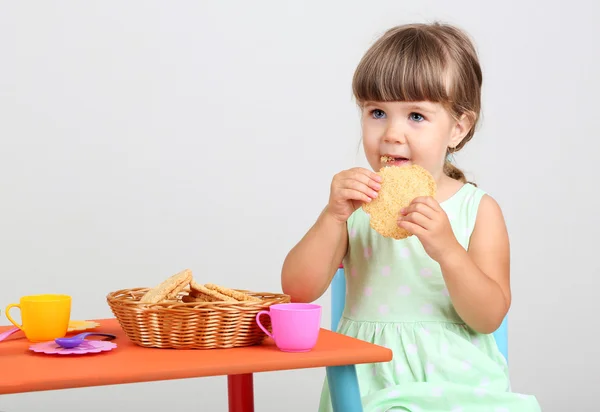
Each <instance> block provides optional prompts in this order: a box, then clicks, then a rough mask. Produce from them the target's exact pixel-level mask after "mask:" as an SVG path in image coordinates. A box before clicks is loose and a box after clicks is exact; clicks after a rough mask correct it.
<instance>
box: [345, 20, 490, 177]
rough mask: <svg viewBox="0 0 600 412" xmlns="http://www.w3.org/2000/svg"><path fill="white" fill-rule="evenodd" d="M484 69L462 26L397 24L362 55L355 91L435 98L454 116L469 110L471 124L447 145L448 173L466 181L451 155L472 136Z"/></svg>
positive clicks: (386, 98) (375, 97) (367, 96)
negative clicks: (460, 135) (456, 142)
mask: <svg viewBox="0 0 600 412" xmlns="http://www.w3.org/2000/svg"><path fill="white" fill-rule="evenodd" d="M482 80H483V79H482V73H481V66H480V64H479V59H478V57H477V52H476V50H475V47H474V45H473V43H472V42H471V41H470V39H469V37H468V36H467V35H466V34H465V33H464V32H463V31H461V30H460V29H458V28H456V27H454V26H451V25H448V24H441V23H432V24H425V23H421V24H408V25H403V26H397V27H394V28H392V29H390V30H388V31H387V32H385V33H384V35H383V36H382V37H381V38H379V39H378V40H377V41H376V42H375V43H374V44H373V45H372V46H371V47H370V48H369V50H367V52H366V53H365V55H364V56H363V58H362V59H361V61H360V63H359V64H358V67H357V68H356V71H355V73H354V78H353V80H352V91H353V93H354V97H355V98H356V100H357V101H358V102H359V104H361V103H362V102H365V101H379V102H390V101H431V102H436V103H441V104H442V105H443V106H444V107H445V109H446V110H448V112H449V113H450V114H451V115H452V116H453V117H454V118H455V119H459V118H460V117H461V116H462V115H467V116H469V118H470V120H471V121H472V127H471V129H470V130H469V132H468V133H467V135H466V136H465V137H464V138H463V140H462V141H461V142H460V143H459V144H458V145H457V146H456V147H454V148H450V147H449V148H448V149H447V156H446V160H445V163H444V173H445V174H446V175H447V176H449V177H451V178H452V179H456V180H460V181H462V182H465V183H466V182H467V179H466V177H465V174H464V173H463V172H462V171H461V170H460V169H458V168H457V167H456V166H454V165H453V164H452V163H451V162H450V160H449V159H448V157H449V156H450V154H452V153H455V152H457V151H459V150H460V149H462V148H463V147H464V145H465V144H467V143H468V142H469V140H471V139H472V138H473V134H474V133H475V126H476V125H477V122H478V120H479V116H480V110H481V85H482Z"/></svg>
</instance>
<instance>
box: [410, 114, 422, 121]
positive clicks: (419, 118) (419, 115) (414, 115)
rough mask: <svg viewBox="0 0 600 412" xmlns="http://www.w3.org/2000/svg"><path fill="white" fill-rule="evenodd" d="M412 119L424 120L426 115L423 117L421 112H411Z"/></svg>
mask: <svg viewBox="0 0 600 412" xmlns="http://www.w3.org/2000/svg"><path fill="white" fill-rule="evenodd" d="M409 118H410V120H413V121H415V122H422V121H423V120H425V117H423V115H421V114H419V113H415V112H413V113H411V114H410V115H409Z"/></svg>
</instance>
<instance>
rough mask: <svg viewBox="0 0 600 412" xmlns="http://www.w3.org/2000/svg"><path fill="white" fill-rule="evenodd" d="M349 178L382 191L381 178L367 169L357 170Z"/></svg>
mask: <svg viewBox="0 0 600 412" xmlns="http://www.w3.org/2000/svg"><path fill="white" fill-rule="evenodd" d="M348 178H352V179H355V180H358V181H359V182H362V183H364V184H366V185H368V186H369V187H370V188H371V189H374V190H379V189H381V176H379V175H378V174H376V173H373V172H371V171H369V170H367V169H361V168H358V169H355V170H353V172H352V173H351V174H349V175H348Z"/></svg>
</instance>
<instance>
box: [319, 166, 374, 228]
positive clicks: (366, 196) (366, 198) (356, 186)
mask: <svg viewBox="0 0 600 412" xmlns="http://www.w3.org/2000/svg"><path fill="white" fill-rule="evenodd" d="M380 183H381V176H379V175H378V174H377V173H374V172H372V171H370V170H367V169H364V168H362V167H355V168H353V169H349V170H344V171H343V172H340V173H338V174H336V175H335V176H334V177H333V180H332V182H331V191H330V194H329V204H328V205H327V212H328V213H329V215H330V216H332V217H333V218H334V219H335V220H337V221H338V222H340V223H345V222H346V221H347V220H348V218H349V217H350V215H351V214H352V213H354V211H355V210H356V209H358V208H359V207H361V206H362V204H363V203H368V202H370V201H371V200H373V199H374V198H376V197H377V192H378V191H379V189H381V184H380Z"/></svg>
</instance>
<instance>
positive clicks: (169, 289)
mask: <svg viewBox="0 0 600 412" xmlns="http://www.w3.org/2000/svg"><path fill="white" fill-rule="evenodd" d="M191 280H192V271H191V270H189V269H186V270H184V271H182V272H179V273H177V274H175V275H173V276H171V277H170V278H168V279H166V280H165V281H163V282H162V283H161V284H160V285H158V286H156V287H154V288H152V289H150V290H149V291H148V292H146V293H145V294H144V296H142V298H141V299H140V303H159V302H161V301H163V300H167V299H174V297H175V296H177V294H178V293H179V292H181V291H182V290H183V289H184V288H185V287H186V286H187V285H188V284H189V283H190V281H191Z"/></svg>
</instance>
